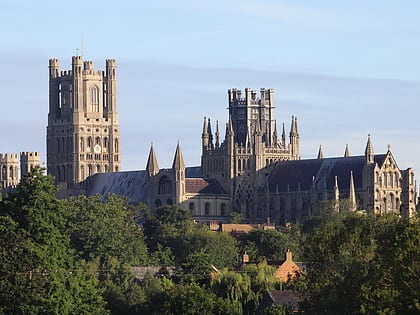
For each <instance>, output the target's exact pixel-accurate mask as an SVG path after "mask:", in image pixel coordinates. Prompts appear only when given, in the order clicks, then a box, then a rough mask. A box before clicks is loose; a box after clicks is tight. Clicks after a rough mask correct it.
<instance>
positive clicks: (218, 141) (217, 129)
mask: <svg viewBox="0 0 420 315" xmlns="http://www.w3.org/2000/svg"><path fill="white" fill-rule="evenodd" d="M215 136H216V143H215V145H216V148H218V147H219V146H220V132H219V121H218V120H216V133H215Z"/></svg>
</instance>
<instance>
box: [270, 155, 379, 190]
mask: <svg viewBox="0 0 420 315" xmlns="http://www.w3.org/2000/svg"><path fill="white" fill-rule="evenodd" d="M385 158H386V154H381V155H375V162H376V163H378V164H379V165H382V163H383V162H384V160H385ZM364 165H365V156H364V155H362V156H350V157H336V158H324V159H308V160H294V161H280V162H277V163H276V164H275V166H274V169H273V170H272V172H271V174H270V176H269V179H268V185H269V189H270V192H276V191H279V192H286V191H288V190H290V191H298V190H299V189H298V187H299V186H300V189H301V190H302V191H308V190H310V189H311V186H312V179H313V178H314V179H315V188H316V190H319V191H320V190H322V189H324V182H325V184H326V187H327V188H328V189H331V188H333V187H334V184H335V176H337V177H338V186H339V189H340V190H342V189H343V190H348V189H349V187H350V172H351V171H353V179H354V186H355V188H356V189H358V188H362V184H363V183H362V172H363V167H364Z"/></svg>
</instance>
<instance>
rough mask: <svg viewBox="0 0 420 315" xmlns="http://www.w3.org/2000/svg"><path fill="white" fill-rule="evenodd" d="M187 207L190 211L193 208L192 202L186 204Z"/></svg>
mask: <svg viewBox="0 0 420 315" xmlns="http://www.w3.org/2000/svg"><path fill="white" fill-rule="evenodd" d="M188 209H190V210H191V211H193V210H194V202H190V204H189V205H188Z"/></svg>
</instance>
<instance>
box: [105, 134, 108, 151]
mask: <svg viewBox="0 0 420 315" xmlns="http://www.w3.org/2000/svg"><path fill="white" fill-rule="evenodd" d="M104 148H105V149H106V150H107V152H108V138H107V137H105V138H104Z"/></svg>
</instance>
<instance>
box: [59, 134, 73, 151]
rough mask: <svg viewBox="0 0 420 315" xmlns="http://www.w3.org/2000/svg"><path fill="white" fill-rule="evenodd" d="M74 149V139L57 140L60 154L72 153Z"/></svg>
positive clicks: (63, 138)
mask: <svg viewBox="0 0 420 315" xmlns="http://www.w3.org/2000/svg"><path fill="white" fill-rule="evenodd" d="M72 147H73V139H72V137H62V138H56V152H57V153H58V154H59V153H71V152H72Z"/></svg>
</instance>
